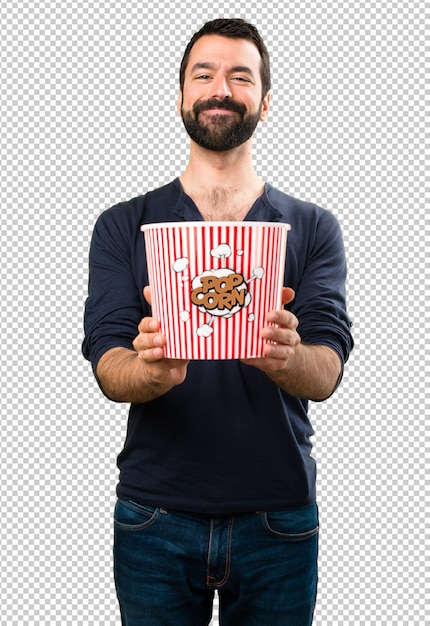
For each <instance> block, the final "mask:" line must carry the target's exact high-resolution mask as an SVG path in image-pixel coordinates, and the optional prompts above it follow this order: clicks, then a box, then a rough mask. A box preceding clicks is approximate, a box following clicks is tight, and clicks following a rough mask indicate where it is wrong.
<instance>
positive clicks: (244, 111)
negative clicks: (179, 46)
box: [178, 35, 270, 151]
mask: <svg viewBox="0 0 430 626" xmlns="http://www.w3.org/2000/svg"><path fill="white" fill-rule="evenodd" d="M260 63H261V59H260V53H259V52H258V48H257V46H255V45H254V44H253V43H252V42H251V41H248V40H246V39H230V38H228V37H220V36H218V35H204V36H203V37H201V38H200V39H198V40H197V41H196V43H195V44H194V46H193V48H192V49H191V53H190V57H189V60H188V65H187V68H186V71H185V81H184V88H183V92H180V94H179V99H178V109H179V111H180V114H181V116H182V120H183V122H184V126H185V128H186V130H187V132H188V134H189V136H190V137H191V139H192V140H193V141H194V142H195V143H197V144H198V145H199V146H201V147H203V148H206V149H208V150H214V151H226V150H232V149H233V148H236V147H238V146H240V145H242V144H243V143H245V142H246V141H248V139H250V137H251V136H252V134H253V133H254V130H255V128H256V126H257V124H258V122H259V121H264V120H265V119H266V118H267V115H268V111H269V101H270V96H269V94H266V95H265V97H264V98H263V99H262V97H261V91H262V85H261V77H260Z"/></svg>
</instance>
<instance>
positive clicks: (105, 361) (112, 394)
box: [97, 287, 189, 403]
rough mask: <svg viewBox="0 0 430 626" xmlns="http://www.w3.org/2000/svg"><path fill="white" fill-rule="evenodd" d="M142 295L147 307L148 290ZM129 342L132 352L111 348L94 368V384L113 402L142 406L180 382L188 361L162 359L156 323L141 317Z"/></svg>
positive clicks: (152, 319)
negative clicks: (135, 332) (95, 377)
mask: <svg viewBox="0 0 430 626" xmlns="http://www.w3.org/2000/svg"><path fill="white" fill-rule="evenodd" d="M144 295H145V298H146V299H147V301H148V302H149V304H151V290H150V288H149V287H145V289H144ZM138 331H139V332H138V335H137V336H136V337H135V339H134V340H133V348H134V350H129V349H128V348H119V347H118V348H112V349H110V350H108V351H107V352H105V354H103V355H102V357H101V358H100V361H99V362H98V365H97V380H98V382H99V384H100V387H101V389H102V391H103V393H104V394H105V395H106V396H107V397H108V398H110V399H111V400H114V401H116V402H133V403H142V402H149V401H150V400H155V398H158V397H159V396H162V395H163V394H165V393H166V392H167V391H169V390H170V389H172V387H175V386H176V385H180V384H181V383H183V382H184V380H185V378H186V375H187V367H188V363H189V361H185V360H178V359H166V358H165V356H164V346H165V345H166V337H165V336H164V335H163V334H161V333H160V322H159V321H158V320H157V319H155V318H153V317H144V318H143V319H142V320H141V321H140V323H139V326H138Z"/></svg>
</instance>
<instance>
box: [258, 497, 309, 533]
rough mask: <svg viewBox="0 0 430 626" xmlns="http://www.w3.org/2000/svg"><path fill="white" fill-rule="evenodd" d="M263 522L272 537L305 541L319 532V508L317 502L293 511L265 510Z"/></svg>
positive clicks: (262, 516) (262, 514) (262, 517)
mask: <svg viewBox="0 0 430 626" xmlns="http://www.w3.org/2000/svg"><path fill="white" fill-rule="evenodd" d="M261 523H262V525H263V528H264V530H265V531H266V532H267V533H269V535H271V536H272V537H279V538H281V539H285V540H287V541H305V540H306V539H309V538H310V537H313V536H314V535H317V534H318V531H319V525H318V509H317V506H316V505H315V504H313V505H311V506H309V507H306V508H304V509H296V510H292V511H263V512H262V513H261Z"/></svg>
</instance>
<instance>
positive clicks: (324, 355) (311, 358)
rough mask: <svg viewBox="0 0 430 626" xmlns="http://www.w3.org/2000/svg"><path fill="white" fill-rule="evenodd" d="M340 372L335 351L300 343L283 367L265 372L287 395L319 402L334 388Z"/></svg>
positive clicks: (325, 347)
mask: <svg viewBox="0 0 430 626" xmlns="http://www.w3.org/2000/svg"><path fill="white" fill-rule="evenodd" d="M341 371H342V368H341V362H340V358H339V355H338V354H337V353H336V351H335V350H333V349H332V348H329V347H327V346H315V345H306V344H302V343H300V344H299V345H298V346H296V347H295V350H294V355H293V356H292V357H291V358H290V359H289V360H288V362H287V363H286V365H285V367H284V368H282V367H281V368H279V369H278V370H272V371H270V372H266V373H267V375H268V376H269V377H270V378H271V379H272V380H273V381H274V382H275V383H276V384H277V385H278V386H279V387H281V389H282V390H283V391H285V392H286V393H288V394H289V395H291V396H296V397H298V398H307V399H308V400H314V401H322V400H326V399H327V398H328V397H330V396H331V394H332V393H333V391H334V390H335V389H336V386H337V384H338V381H339V376H340V374H341Z"/></svg>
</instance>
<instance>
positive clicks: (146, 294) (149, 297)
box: [143, 285, 152, 304]
mask: <svg viewBox="0 0 430 626" xmlns="http://www.w3.org/2000/svg"><path fill="white" fill-rule="evenodd" d="M143 295H144V297H145V300H146V301H147V302H148V304H152V294H151V287H150V286H149V285H147V286H146V287H144V288H143Z"/></svg>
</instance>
